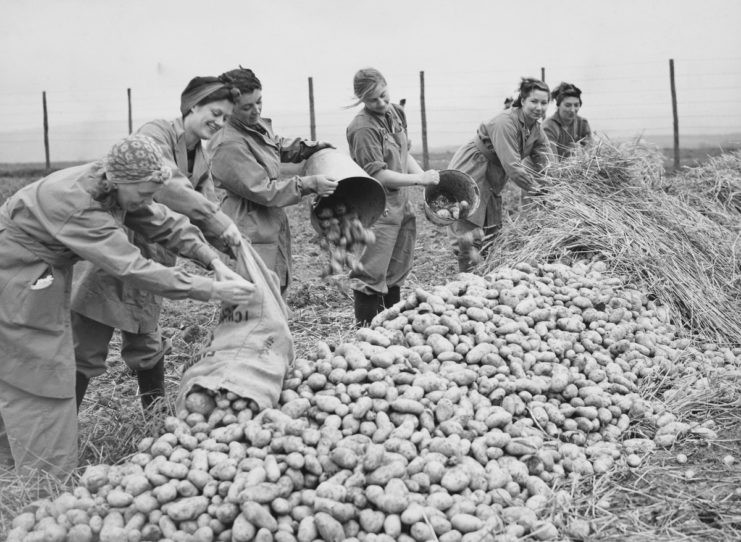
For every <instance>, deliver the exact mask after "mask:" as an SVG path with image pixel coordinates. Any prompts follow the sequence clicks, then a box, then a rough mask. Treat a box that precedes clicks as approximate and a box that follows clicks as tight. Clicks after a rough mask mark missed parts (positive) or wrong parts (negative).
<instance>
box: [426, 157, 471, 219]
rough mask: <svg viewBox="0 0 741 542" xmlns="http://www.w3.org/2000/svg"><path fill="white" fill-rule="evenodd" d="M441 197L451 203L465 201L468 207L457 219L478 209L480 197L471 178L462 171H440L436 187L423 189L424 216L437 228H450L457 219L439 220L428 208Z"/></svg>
mask: <svg viewBox="0 0 741 542" xmlns="http://www.w3.org/2000/svg"><path fill="white" fill-rule="evenodd" d="M440 195H443V196H445V197H446V198H447V199H448V200H449V201H451V202H458V203H460V202H461V201H466V202H467V204H468V207H467V209H466V210H465V211H461V214H460V215H459V216H458V219H464V218H466V217H467V216H471V215H472V214H473V213H474V212H476V209H478V207H479V203H480V202H481V197H480V195H479V187H478V186H477V185H476V181H474V180H473V178H472V177H471V176H470V175H469V174H467V173H464V172H462V171H458V170H456V169H443V170H441V171H440V182H439V183H438V184H436V185H431V186H426V187H425V204H424V209H425V216H426V217H427V219H428V220H429V221H430V222H432V223H433V224H436V225H438V226H450V225H451V224H452V223H453V222H455V221H456V220H458V219H455V218H441V217H439V216H438V215H437V214H435V212H434V211H433V210H432V208H431V207H430V203H431V202H432V201H434V200H435V198H437V197H438V196H440Z"/></svg>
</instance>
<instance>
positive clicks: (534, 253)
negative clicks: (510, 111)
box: [482, 141, 741, 344]
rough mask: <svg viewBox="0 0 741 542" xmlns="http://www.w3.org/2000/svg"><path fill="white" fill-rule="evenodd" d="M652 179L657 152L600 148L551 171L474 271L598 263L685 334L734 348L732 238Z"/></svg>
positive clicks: (737, 297) (738, 320) (739, 275)
mask: <svg viewBox="0 0 741 542" xmlns="http://www.w3.org/2000/svg"><path fill="white" fill-rule="evenodd" d="M662 173H663V171H662V167H661V157H660V155H659V154H658V152H656V151H654V150H651V149H649V148H646V147H645V146H640V145H638V144H622V145H615V144H612V143H610V142H608V141H600V142H599V143H598V144H596V145H595V146H594V147H593V148H591V149H589V150H587V151H586V152H584V153H582V154H581V155H580V156H578V157H576V158H574V159H572V160H567V161H564V162H561V163H559V164H555V165H553V166H552V167H551V168H550V169H549V170H548V171H547V173H546V178H545V183H546V185H547V191H546V194H545V195H544V196H540V197H538V198H535V199H534V200H533V201H532V202H531V203H530V204H528V205H526V206H525V207H524V208H523V210H522V212H521V213H520V214H519V215H517V216H516V217H514V218H513V219H512V220H510V221H509V222H508V223H506V224H505V228H504V229H503V232H502V234H501V236H500V237H499V238H497V239H496V240H495V241H494V242H493V243H492V245H493V246H491V247H489V251H488V254H487V258H486V260H485V262H484V263H483V264H482V269H483V271H485V272H487V271H490V270H493V269H494V268H497V267H500V266H511V265H513V264H514V263H516V262H519V261H528V262H531V263H535V262H537V261H553V260H559V259H566V260H571V259H575V258H599V259H603V260H604V261H606V262H607V264H608V266H609V267H610V268H611V269H612V271H613V272H615V273H617V274H619V275H622V276H623V277H625V278H627V279H628V280H629V281H631V282H633V283H635V284H636V285H637V286H638V287H640V288H641V289H642V290H643V291H645V292H646V293H647V294H649V295H653V296H655V297H656V299H657V300H659V301H660V302H662V303H664V304H665V305H666V306H667V308H668V309H669V310H670V312H672V313H673V316H674V318H675V320H678V322H679V323H681V324H683V325H684V326H685V327H687V328H688V330H689V332H690V333H691V334H694V335H696V336H697V337H698V338H701V339H703V340H711V341H715V342H718V343H720V344H741V263H739V254H738V252H739V250H741V239H740V238H739V234H738V233H737V232H735V231H733V230H732V229H729V227H726V226H724V225H723V222H721V221H717V220H712V219H710V218H708V217H707V216H706V214H704V213H703V212H702V210H698V208H697V207H696V206H693V205H690V203H691V202H690V201H689V200H688V199H686V198H681V197H677V196H674V195H672V194H669V193H667V192H666V191H665V190H664V189H663V188H665V185H666V183H665V181H664V179H662ZM735 182H736V183H737V182H738V179H735ZM698 198H699V199H698ZM695 199H698V201H702V200H703V199H702V198H701V196H700V194H697V196H696V198H693V201H694V200H695ZM711 206H712V205H711V204H710V203H706V204H705V207H711ZM716 207H717V209H716V212H718V213H721V212H722V211H721V210H720V207H718V206H716ZM725 222H728V223H729V224H730V223H732V222H733V220H732V218H727V219H726V220H725Z"/></svg>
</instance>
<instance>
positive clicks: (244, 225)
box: [209, 68, 337, 294]
mask: <svg viewBox="0 0 741 542" xmlns="http://www.w3.org/2000/svg"><path fill="white" fill-rule="evenodd" d="M222 77H227V78H229V79H230V80H231V81H233V83H234V85H235V86H236V88H237V89H239V91H240V92H241V95H240V97H239V101H238V102H237V105H236V107H235V108H234V114H233V115H232V116H231V117H230V119H229V122H228V123H227V124H226V126H225V127H224V129H223V130H222V131H221V132H219V134H218V135H217V136H216V137H215V138H214V139H213V141H211V143H210V144H209V148H210V149H211V151H212V153H213V160H212V164H211V169H212V172H213V176H214V181H215V182H216V183H217V184H218V185H219V186H220V187H221V188H223V189H224V190H225V191H226V197H225V199H224V200H223V202H222V207H221V208H222V209H223V211H224V212H225V213H226V214H227V215H229V216H230V217H232V218H233V219H234V221H235V222H236V224H237V226H238V227H239V230H240V231H241V232H242V233H243V234H244V236H245V237H247V238H248V239H249V240H250V241H252V246H253V247H254V248H255V250H256V251H257V253H258V254H259V255H260V257H261V258H262V259H263V261H264V262H265V263H266V264H267V266H268V269H270V270H272V271H274V272H275V273H276V274H277V275H278V278H279V279H280V287H281V292H283V293H284V294H285V291H286V289H287V288H288V284H289V283H290V279H291V231H290V229H289V226H288V216H287V215H286V213H285V211H284V210H283V207H287V206H288V205H294V204H296V203H298V202H299V201H301V198H302V197H304V196H305V195H307V194H318V195H319V196H328V195H330V194H332V193H333V192H334V190H335V188H336V187H337V182H336V181H335V180H333V179H330V178H328V177H326V176H324V175H309V176H305V177H299V176H293V177H290V178H287V179H285V178H281V176H280V165H281V163H299V162H302V161H304V160H306V159H307V158H308V157H309V156H311V155H312V154H314V153H315V152H317V151H319V150H321V149H325V148H328V147H332V145H331V144H330V143H324V142H321V141H309V140H307V139H303V138H298V137H297V138H292V139H290V138H285V137H281V136H279V135H276V134H275V132H274V131H273V125H272V121H271V120H270V119H267V118H263V117H262V116H261V113H262V83H261V82H260V80H259V79H258V78H257V76H256V75H255V74H254V72H253V71H252V70H249V69H246V68H238V69H235V70H231V71H229V72H226V73H225V74H223V76H222Z"/></svg>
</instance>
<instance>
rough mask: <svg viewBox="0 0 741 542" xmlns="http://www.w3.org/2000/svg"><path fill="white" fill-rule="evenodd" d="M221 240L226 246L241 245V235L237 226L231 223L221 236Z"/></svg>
mask: <svg viewBox="0 0 741 542" xmlns="http://www.w3.org/2000/svg"><path fill="white" fill-rule="evenodd" d="M221 238H222V239H223V240H224V242H225V243H226V244H227V245H231V246H233V247H234V246H239V245H240V244H241V243H242V233H241V232H240V231H239V228H238V227H237V225H236V224H235V223H234V222H232V223H231V224H229V226H228V227H227V228H226V229H225V230H224V232H223V233H222V234H221Z"/></svg>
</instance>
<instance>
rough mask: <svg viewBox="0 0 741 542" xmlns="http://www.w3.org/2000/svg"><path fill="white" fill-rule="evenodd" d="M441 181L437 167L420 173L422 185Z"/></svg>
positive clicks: (431, 184)
mask: <svg viewBox="0 0 741 542" xmlns="http://www.w3.org/2000/svg"><path fill="white" fill-rule="evenodd" d="M439 182H440V172H439V171H437V170H436V169H428V170H427V171H425V172H424V173H422V174H421V175H420V184H421V185H422V186H433V185H436V184H437V183H439Z"/></svg>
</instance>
